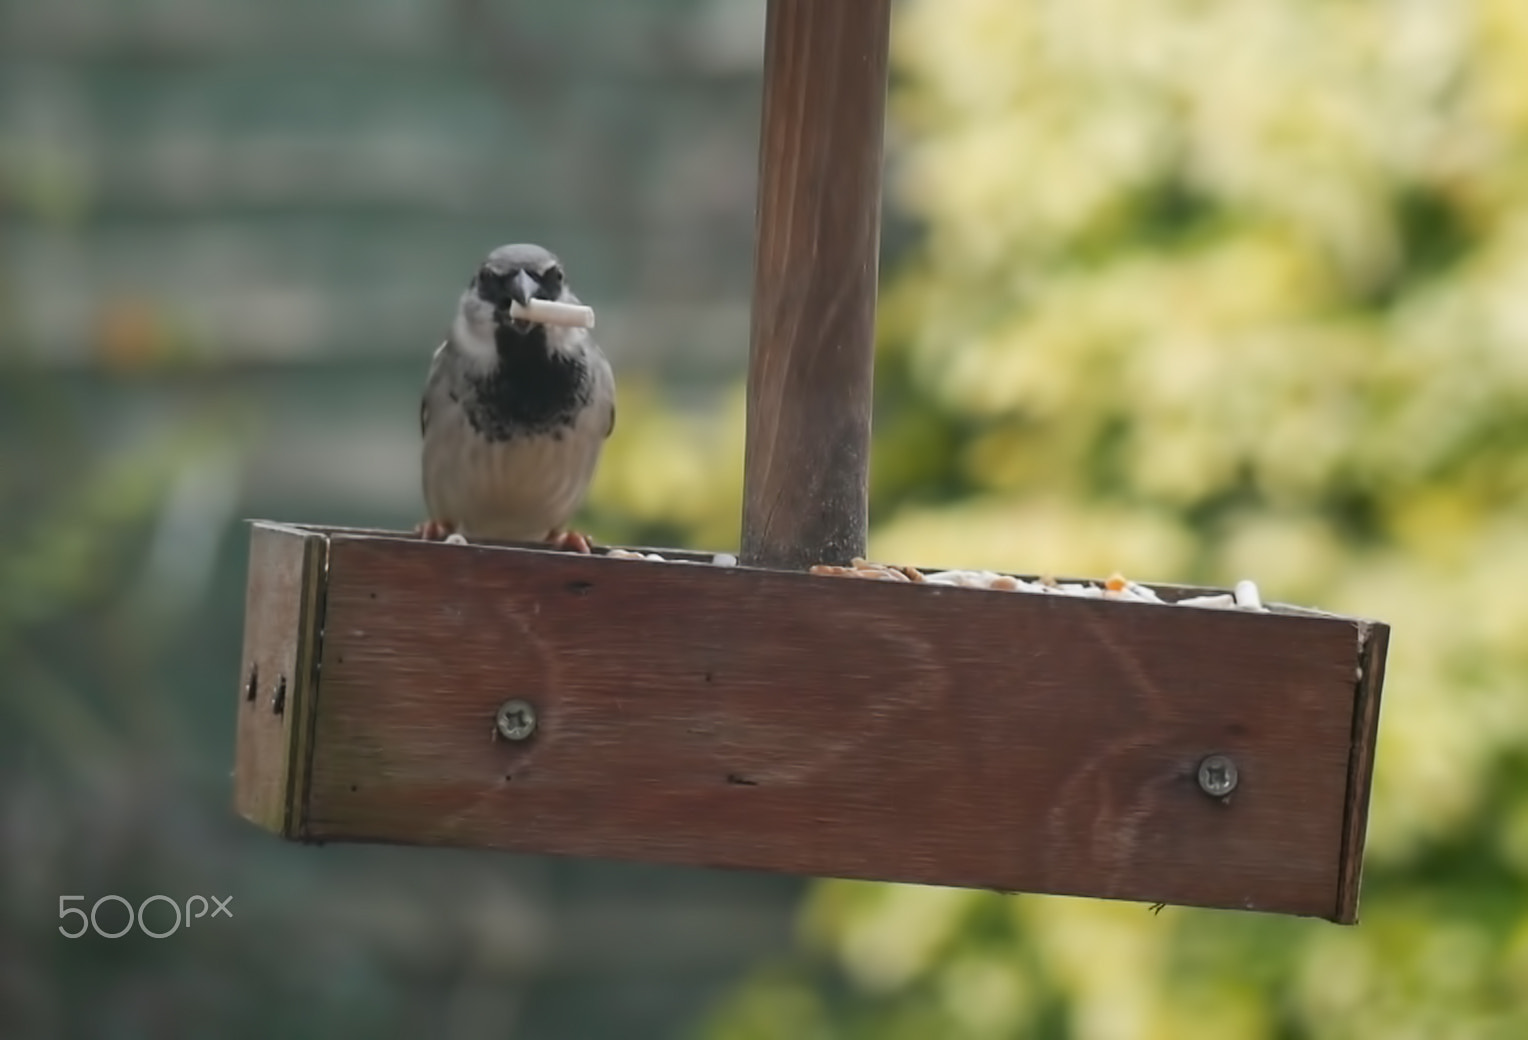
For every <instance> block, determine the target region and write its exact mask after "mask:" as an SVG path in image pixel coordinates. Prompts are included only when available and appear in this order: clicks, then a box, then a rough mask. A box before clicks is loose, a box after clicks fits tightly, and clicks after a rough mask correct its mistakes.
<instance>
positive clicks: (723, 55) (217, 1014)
mask: <svg viewBox="0 0 1528 1040" xmlns="http://www.w3.org/2000/svg"><path fill="white" fill-rule="evenodd" d="M762 25H763V0H640V2H639V0H632V2H628V3H624V4H601V3H595V2H593V0H556V2H554V0H520V2H518V3H515V2H511V0H366V2H362V0H328V2H326V3H323V4H313V3H301V2H298V0H259V2H256V0H48V2H46V3H43V2H39V0H31V2H27V0H0V431H3V436H0V502H3V509H0V843H3V848H0V885H3V888H0V1035H4V1036H6V1037H24V1038H31V1037H73V1036H81V1037H85V1036H90V1037H94V1036H109V1037H171V1036H196V1037H200V1036H220V1037H221V1036H227V1037H238V1036H252V1037H254V1036H259V1037H264V1036H290V1037H309V1036H312V1037H318V1036H323V1037H350V1036H355V1037H387V1036H399V1037H403V1036H418V1035H426V1036H441V1037H508V1036H513V1037H622V1038H634V1037H711V1038H715V1040H754V1038H759V1040H764V1038H782V1040H783V1038H793V1040H794V1038H808V1040H809V1038H818V1037H821V1038H832V1037H847V1038H862V1037H863V1038H872V1037H873V1038H878V1040H879V1038H893V1040H896V1038H909V1040H911V1038H927V1037H956V1038H968V1037H969V1038H973V1040H975V1038H987V1037H992V1038H999V1037H1045V1038H1079V1040H1137V1038H1140V1040H1148V1038H1149V1040H1156V1038H1162V1040H1185V1038H1187V1040H1192V1038H1196V1037H1205V1038H1210V1037H1214V1038H1225V1037H1238V1038H1242V1037H1245V1038H1254V1040H1260V1038H1266V1040H1285V1038H1289V1040H1295V1038H1302V1040H1303V1038H1333V1040H1337V1038H1369V1037H1374V1038H1380V1037H1384V1038H1396V1037H1403V1038H1404V1037H1415V1038H1433V1037H1447V1038H1475V1037H1481V1038H1496V1037H1501V1038H1507V1037H1520V1036H1524V1035H1528V682H1525V676H1528V638H1525V637H1528V592H1525V585H1528V89H1525V87H1524V85H1523V83H1524V81H1523V76H1522V70H1523V69H1524V68H1528V6H1525V5H1523V4H1521V3H1520V2H1519V0H1453V2H1450V3H1436V2H1430V0H1388V2H1384V3H1353V2H1333V0H1221V2H1219V3H1214V4H1206V3H1203V2H1200V0H1029V2H1027V3H1023V4H1016V3H1013V2H1011V0H905V2H903V3H901V4H899V6H898V8H897V11H896V22H895V30H894V35H895V54H894V73H893V88H892V90H893V92H892V122H891V126H890V127H889V130H888V197H887V201H886V205H887V211H886V219H887V232H886V236H885V239H886V242H885V246H886V248H885V255H884V258H883V295H882V306H881V321H880V343H879V347H878V359H877V411H876V418H875V421H876V445H875V456H874V480H873V488H872V522H873V531H872V541H871V552H872V554H873V555H874V556H876V557H878V558H881V559H886V560H891V561H894V562H910V563H925V564H928V563H937V564H940V565H951V566H959V565H969V566H980V567H990V568H1000V569H1013V570H1018V571H1022V572H1030V573H1032V572H1043V571H1050V572H1069V573H1085V574H1096V575H1104V574H1107V573H1109V572H1110V571H1113V570H1116V569H1119V570H1123V571H1124V572H1125V573H1127V574H1129V575H1130V576H1131V577H1134V578H1138V579H1141V580H1161V581H1173V582H1204V583H1213V584H1226V583H1229V582H1231V581H1234V580H1236V579H1238V578H1243V577H1250V578H1254V579H1256V580H1257V581H1259V583H1260V584H1261V586H1262V588H1263V591H1264V595H1265V596H1266V597H1267V598H1270V599H1276V600H1283V601H1290V602H1297V603H1304V604H1310V605H1316V606H1321V607H1324V608H1327V609H1331V610H1337V611H1341V612H1344V613H1350V614H1358V615H1366V616H1372V617H1379V618H1382V619H1384V620H1386V621H1389V622H1390V623H1391V624H1392V625H1393V626H1394V632H1393V638H1392V647H1391V658H1390V678H1389V680H1388V683H1387V688H1386V691H1385V704H1384V708H1383V718H1382V727H1381V743H1380V748H1379V762H1378V772H1377V776H1376V784H1375V791H1374V804H1373V808H1372V816H1371V826H1370V833H1369V859H1368V865H1367V872H1366V877H1365V885H1364V892H1363V904H1362V908H1361V909H1362V917H1363V923H1362V925H1361V926H1360V927H1358V928H1351V929H1344V928H1338V927H1336V926H1333V925H1329V924H1325V923H1322V922H1314V921H1300V920H1286V919H1281V918H1271V917H1261V916H1256V915H1242V914H1231V913H1216V912H1209V911H1191V910H1178V909H1173V908H1169V909H1167V910H1164V911H1163V912H1162V913H1160V914H1157V915H1153V914H1151V913H1148V912H1147V910H1146V908H1145V907H1141V906H1136V905H1128V904H1110V903H1102V902H1091V901H1085V900H1071V899H1056V898H1045V897H1034V896H1014V897H1007V896H998V895H993V894H987V893H979V892H965V891H952V890H942V889H927V888H912V887H898V886H878V885H866V884H849V883H837V882H825V883H815V884H811V885H806V884H803V883H800V882H798V881H795V880H792V879H786V878H775V877H765V876H755V875H748V874H734V873H717V872H705V871H698V870H697V871H689V870H676V869H659V868H650V867H642V866H631V865H616V864H608V863H592V862H582V861H566V860H563V861H558V860H542V859H537V858H535V857H512V856H505V855H498V854H492V853H466V852H449V851H441V850H423V849H389V848H366V847H357V848H338V847H327V848H323V849H311V848H300V847H290V846H286V845H283V844H281V843H278V842H276V841H274V840H272V839H269V838H267V837H266V836H264V835H262V834H260V833H258V832H256V831H254V829H253V828H251V827H248V826H246V825H244V824H242V823H240V822H239V821H237V820H235V819H233V818H232V813H231V810H230V808H229V803H230V778H229V769H230V766H231V762H232V739H233V717H234V704H235V696H236V687H237V678H238V677H237V675H236V671H237V662H238V655H239V644H240V640H241V632H242V606H243V603H242V594H243V583H244V567H245V559H246V555H245V554H246V542H247V533H246V530H245V528H244V526H243V523H242V519H243V518H246V517H253V516H260V517H269V518H276V519H287V520H299V521H310V522H324V523H335V524H364V525H375V526H388V527H402V526H407V525H410V524H412V523H413V522H415V521H416V520H417V519H419V516H420V504H419V501H418V492H417V477H416V465H417V462H416V454H415V453H416V438H417V410H416V409H417V394H418V390H419V387H420V385H421V382H422V379H423V375H424V370H425V366H426V364H427V361H428V354H429V351H430V350H431V349H432V348H433V346H434V345H435V343H436V342H438V339H439V336H440V335H441V332H442V330H443V328H444V326H445V323H446V321H447V320H448V318H449V315H450V312H451V308H452V306H453V304H454V300H455V297H456V294H457V293H458V292H459V291H460V287H461V285H462V284H463V283H464V281H465V279H466V278H467V276H468V274H469V273H470V271H471V270H472V268H473V265H474V264H475V263H476V262H477V261H478V259H479V258H480V256H481V255H482V254H483V253H484V252H486V251H487V250H488V249H489V248H491V247H492V246H494V245H497V244H499V243H502V242H505V241H512V240H522V241H523V240H530V241H540V242H543V243H545V244H547V245H549V246H551V247H552V248H554V249H555V250H557V251H558V252H559V253H560V254H561V255H562V257H563V259H564V260H565V261H566V263H567V265H568V267H569V270H570V271H571V273H572V277H573V280H574V283H575V284H576V285H577V287H578V290H579V292H580V294H581V295H582V296H583V297H584V298H585V299H586V300H587V301H589V302H590V303H592V304H593V306H594V307H595V308H596V309H597V310H598V311H599V313H600V332H601V339H602V342H603V343H604V344H605V345H606V347H607V350H608V352H609V354H610V355H611V358H612V360H613V362H614V364H615V366H616V368H617V372H618V376H619V378H620V380H621V392H622V404H621V409H622V413H621V424H620V426H619V428H618V429H617V433H616V435H615V437H614V438H613V440H612V442H611V444H610V447H609V450H608V453H607V455H606V460H605V462H604V464H603V466H602V469H601V472H600V475H599V478H598V481H597V484H596V487H595V489H594V492H593V495H592V498H591V502H590V503H589V506H588V508H587V511H586V516H585V518H584V527H585V529H587V530H590V531H591V532H592V533H593V534H594V535H595V536H596V537H597V538H599V539H600V540H602V541H606V542H617V543H619V542H638V543H647V544H656V545H671V546H694V547H700V548H706V549H715V550H722V549H731V548H734V547H735V546H736V540H737V522H738V509H739V503H740V492H741V460H742V404H741V402H742V396H741V374H742V371H743V367H744V363H745V357H746V347H747V307H748V290H749V271H750V266H751V259H752V258H751V242H752V227H753V191H754V178H755V161H756V141H757V137H756V135H757V125H758V104H759V87H760V83H759V75H758V74H759V62H760V57H761V51H762ZM74 893H80V894H84V895H85V896H86V899H85V902H86V904H87V905H88V904H89V903H91V902H93V901H94V900H95V899H96V898H97V897H99V896H101V895H105V894H108V893H120V894H122V895H124V896H126V897H128V898H129V899H130V900H132V901H133V902H134V904H135V905H136V904H137V902H138V901H139V900H141V899H143V898H144V897H146V896H148V895H150V894H154V893H166V894H169V895H170V896H171V897H174V898H182V899H183V898H184V897H185V896H187V895H191V894H196V893H201V894H205V895H209V896H211V895H216V896H219V897H227V896H230V895H231V896H233V897H234V898H233V902H232V904H231V906H232V909H233V910H234V913H235V917H234V919H233V920H232V921H230V920H227V919H219V920H217V921H212V920H204V921H198V922H196V923H195V924H194V925H193V926H191V927H190V928H189V929H185V930H182V931H180V932H178V933H176V934H175V935H174V936H173V937H171V938H168V939H165V940H157V941H156V940H152V939H149V938H147V937H144V936H143V935H141V934H139V933H136V932H135V933H133V934H132V935H130V936H127V937H124V938H122V939H118V940H106V939H101V938H97V937H91V938H83V939H79V940H68V939H65V938H63V937H62V936H60V935H59V933H58V930H57V929H58V926H59V923H60V922H59V918H58V916H57V911H58V897H59V896H60V895H66V894H74ZM113 913H117V914H119V916H108V915H110V914H113ZM101 918H102V922H103V925H104V926H106V927H108V928H115V927H118V926H120V925H119V923H120V920H121V916H120V910H117V911H114V910H112V908H111V907H110V906H108V907H107V908H106V909H104V910H103V911H102V914H101ZM156 920H157V918H156ZM156 927H163V925H156Z"/></svg>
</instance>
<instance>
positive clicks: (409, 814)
mask: <svg viewBox="0 0 1528 1040" xmlns="http://www.w3.org/2000/svg"><path fill="white" fill-rule="evenodd" d="M889 22H890V0H860V2H858V3H852V4H850V3H835V4H824V3H813V2H812V0H771V2H770V3H769V13H768V21H767V26H768V27H767V33H766V40H767V42H766V48H765V99H764V117H763V131H762V146H761V162H760V170H761V183H760V194H759V208H758V241H757V256H756V270H755V281H754V306H753V327H752V343H751V353H750V364H749V372H748V430H747V450H746V457H745V471H746V472H745V494H744V499H745V501H744V509H743V544H742V553H741V560H742V565H741V566H738V567H730V568H729V567H716V566H711V565H710V564H709V561H710V556H709V555H699V554H689V553H682V552H676V551H671V550H663V553H664V555H665V556H666V557H667V558H668V559H669V560H677V561H680V562H664V563H657V562H648V561H645V560H633V559H618V558H612V557H608V556H603V555H594V556H579V555H575V554H570V553H561V552H552V551H548V550H545V549H539V548H535V547H523V546H507V545H470V546H455V545H442V544H438V543H425V542H421V541H419V540H417V539H414V538H412V537H410V536H408V535H406V534H402V533H397V532H374V531H358V530H353V529H340V528H328V527H315V526H294V525H281V524H272V523H265V522H257V523H256V524H255V527H254V530H253V534H252V544H251V551H250V565H249V586H248V592H247V608H246V621H245V633H244V659H243V663H242V671H241V675H240V687H239V724H238V747H237V770H236V782H235V789H236V802H237V808H238V811H239V812H240V813H242V814H243V815H244V816H246V817H247V818H249V819H250V820H252V821H254V822H255V823H257V824H259V825H260V826H262V827H265V828H267V829H269V830H271V831H273V832H275V833H277V834H279V835H281V836H282V837H285V838H289V839H295V840H300V841H314V842H325V841H365V842H392V843H403V844H418V845H454V846H471V847H477V848H493V849H506V850H513V851H520V852H535V853H551V854H562V855H574V856H596V857H610V858H618V859H633V860H646V861H651V862H664V863H678V864H690V865H695V866H704V867H734V868H752V869H759V870H772V871H785V872H790V873H797V874H807V875H816V876H833V877H850V878H870V879H879V880H886V881H901V882H916V883H925V884H934V885H959V886H974V887H981V888H992V889H999V890H1003V891H1027V892H1050V893H1063V894H1071V895H1080V896H1095V897H1105V898H1113V899H1130V900H1140V901H1149V902H1165V903H1176V904H1185V905H1195V906H1207V907H1224V908H1235V909H1251V910H1260V911H1270V912H1278V913H1288V914H1302V915H1310V916H1316V917H1323V918H1328V919H1331V920H1334V921H1339V922H1344V923H1352V922H1354V921H1355V920H1356V919H1357V905H1358V887H1359V874H1360V866H1361V861H1362V854H1363V841H1364V832H1365V823H1366V817H1367V811H1368V802H1369V790H1370V775H1371V770H1372V766H1373V759H1374V743H1375V730H1376V725H1377V721H1378V713H1379V701H1380V690H1381V687H1382V684H1383V675H1384V666H1385V652H1386V642H1387V637H1388V629H1387V627H1386V626H1385V625H1383V624H1380V623H1378V622H1374V621H1367V620H1361V619H1356V618H1346V617H1338V616H1335V615H1330V614H1321V613H1317V612H1313V611H1299V610H1294V609H1290V608H1274V609H1273V610H1272V611H1271V612H1270V613H1244V612H1239V611H1216V610H1196V609H1193V608H1188V607H1175V606H1154V605H1142V604H1130V603H1120V602H1110V601H1107V600H1090V599H1080V598H1071V597H1063V596H1042V595H1032V594H1023V593H1006V594H1005V593H997V592H988V591H981V590H971V589H962V588H940V587H936V586H931V585H916V584H893V583H882V582H867V581H848V580H842V579H834V578H825V577H821V576H815V575H810V574H807V573H805V568H806V567H808V566H809V565H811V564H814V563H819V562H830V563H846V562H848V560H849V559H850V558H851V557H854V556H862V555H864V552H865V529H866V507H867V497H866V484H867V474H868V465H869V442H870V389H871V358H872V331H873V325H874V309H875V294H876V269H877V249H878V242H879V224H880V212H879V207H880V203H879V200H880V170H881V150H882V125H883V117H884V109H885V99H886V67H887V40H888V30H889ZM685 561H692V562H685ZM1160 591H1161V593H1162V595H1163V596H1164V598H1168V599H1172V598H1177V597H1179V596H1181V595H1184V594H1186V593H1185V591H1184V590H1180V589H1166V588H1164V589H1160Z"/></svg>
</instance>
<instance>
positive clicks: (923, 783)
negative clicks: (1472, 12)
mask: <svg viewBox="0 0 1528 1040" xmlns="http://www.w3.org/2000/svg"><path fill="white" fill-rule="evenodd" d="M664 555H665V556H667V557H670V558H671V559H677V560H680V561H682V560H685V559H689V560H694V561H698V562H688V563H687V562H664V563H656V562H648V561H645V560H632V559H615V558H609V557H605V556H598V555H596V556H580V555H576V554H571V553H561V552H551V551H544V550H539V549H533V548H517V547H509V546H502V545H468V546H447V545H438V544H433V543H424V542H420V541H418V540H417V539H413V538H410V537H409V536H407V535H403V534H389V533H386V532H362V531H353V530H346V529H338V528H321V527H297V526H283V525H276V524H269V523H257V524H256V525H255V527H254V531H253V542H252V548H251V555H250V571H249V582H250V584H249V610H248V620H247V623H246V624H247V628H246V635H245V658H244V662H243V673H242V674H243V678H244V682H243V687H242V688H243V696H242V698H241V704H240V711H239V736H238V766H237V776H238V784H237V791H238V795H237V797H238V807H239V810H240V812H242V813H243V814H244V815H245V816H247V817H248V818H250V819H251V820H253V821H254V822H256V823H258V824H260V825H261V826H263V827H266V828H268V829H270V830H272V831H275V832H276V833H278V834H281V835H282V836H284V837H287V838H293V839H299V840H303V841H377V842H398V843H408V844H426V845H456V846H473V847H482V848H497V849H508V850H514V851H521V852H542V853H557V854H566V855H577V856H599V857H611V858H624V859H637V860H648V861H654V862H666V863H687V864H696V865H702V866H716V867H744V868H755V869H761V870H774V871H788V872H792V873H799V874H809V875H825V876H836V877H853V878H875V879H883V880H891V881H908V882H923V883H928V884H939V885H962V886H975V887H981V888H992V889H1000V890H1004V891H1028V892H1053V893H1065V894H1076V895H1091V896H1103V897H1110V898H1118V899H1135V900H1142V901H1150V902H1167V903H1180V904H1189V905H1200V906H1213V907H1228V908H1242V909H1252V910H1270V911H1280V912H1285V913H1293V914H1304V915H1312V916H1318V917H1326V918H1330V919H1332V920H1336V921H1352V920H1353V919H1354V916H1355V912H1356V903H1357V881H1358V867H1359V861H1360V857H1361V852H1362V844H1363V835H1364V819H1365V812H1366V806H1367V802H1368V793H1369V775H1370V767H1371V763H1372V761H1373V732H1374V721H1375V714H1376V712H1377V708H1378V699H1379V690H1380V685H1381V679H1382V675H1381V673H1382V670H1383V665H1384V659H1385V640H1386V635H1387V630H1386V628H1385V626H1384V625H1381V624H1377V623H1374V622H1369V621H1361V620H1357V619H1352V618H1341V617H1334V616H1330V615H1321V614H1315V613H1310V612H1301V611H1294V610H1292V609H1288V608H1277V607H1275V608H1274V610H1273V612H1271V613H1267V614H1252V613H1244V612H1240V611H1229V610H1227V611H1220V610H1203V609H1196V608H1192V607H1177V606H1158V605H1151V604H1135V603H1122V602H1112V601H1107V600H1089V599H1080V598H1073V597H1067V596H1040V595H1034V594H1028V593H1005V592H991V591H986V590H981V589H963V588H951V587H941V586H934V585H913V584H896V583H889V582H871V581H853V580H845V579H841V578H828V577H819V576H814V575H809V574H803V573H788V572H780V571H771V570H762V569H754V568H749V567H717V566H712V565H710V563H709V560H710V559H711V558H710V557H709V556H705V555H700V554H684V553H675V552H672V551H667V550H666V551H665V552H664ZM1158 591H1159V592H1160V593H1161V594H1162V595H1163V596H1164V598H1168V599H1173V598H1179V597H1181V596H1184V595H1189V594H1191V593H1200V592H1203V591H1206V590H1197V589H1196V590H1189V589H1181V588H1164V587H1158ZM511 702H518V704H516V705H514V706H513V707H512V708H511V709H510V710H511V711H517V710H518V711H521V712H529V713H531V714H530V715H529V716H521V717H517V718H516V719H515V720H513V721H514V723H515V724H517V725H518V726H519V730H511V732H512V733H515V734H517V735H520V734H526V733H527V731H528V735H526V736H525V739H519V740H512V739H506V738H505V737H504V736H503V735H502V734H501V732H500V730H499V728H498V726H497V724H496V721H497V717H498V715H499V713H500V710H501V709H502V708H504V707H505V705H506V704H510V703H511ZM530 718H533V721H527V720H528V719H530ZM1214 756H1223V758H1224V759H1226V760H1228V761H1229V762H1230V763H1231V765H1232V766H1233V767H1234V769H1235V771H1236V780H1235V786H1234V789H1233V790H1232V791H1231V792H1230V793H1229V794H1228V795H1226V796H1225V797H1223V798H1222V797H1214V796H1213V795H1212V794H1207V793H1206V790H1205V787H1204V786H1203V785H1202V784H1201V779H1200V776H1199V773H1200V768H1201V765H1202V764H1204V763H1205V762H1206V760H1207V759H1212V758H1213V757H1214ZM1211 765H1212V766H1216V765H1221V763H1218V762H1216V763H1211ZM1222 768H1223V766H1222ZM1208 779H1209V780H1210V783H1211V786H1210V790H1212V791H1214V790H1218V789H1219V788H1217V787H1215V786H1214V785H1215V784H1220V785H1221V786H1223V785H1224V784H1225V782H1226V778H1225V777H1224V776H1218V777H1211V778H1208Z"/></svg>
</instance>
